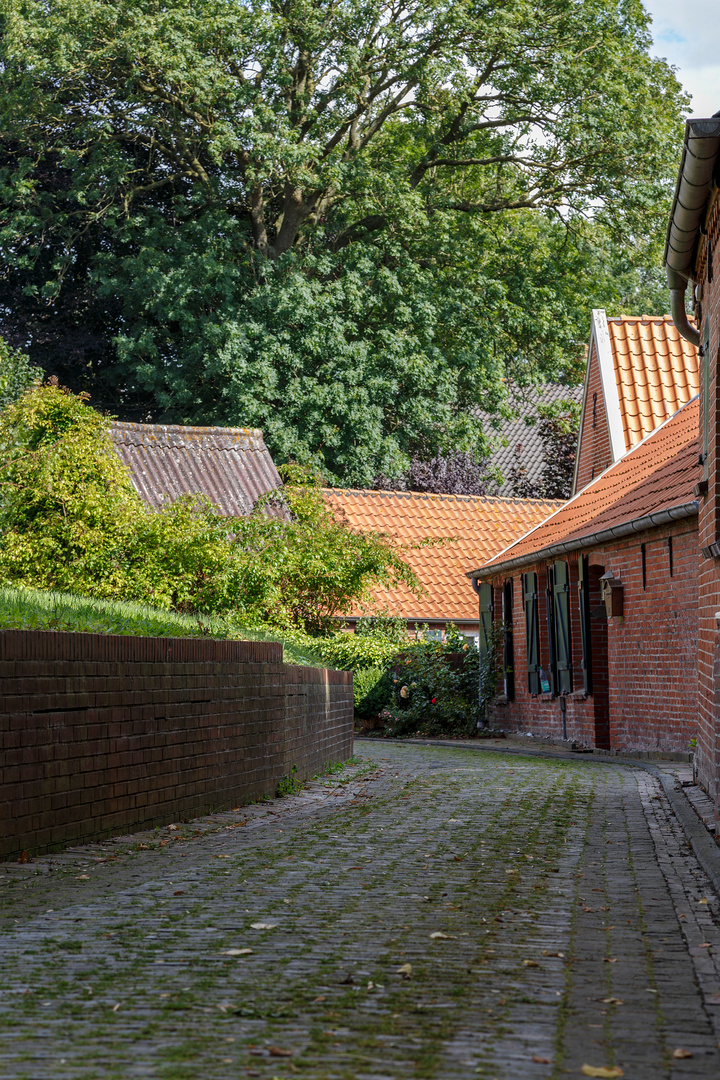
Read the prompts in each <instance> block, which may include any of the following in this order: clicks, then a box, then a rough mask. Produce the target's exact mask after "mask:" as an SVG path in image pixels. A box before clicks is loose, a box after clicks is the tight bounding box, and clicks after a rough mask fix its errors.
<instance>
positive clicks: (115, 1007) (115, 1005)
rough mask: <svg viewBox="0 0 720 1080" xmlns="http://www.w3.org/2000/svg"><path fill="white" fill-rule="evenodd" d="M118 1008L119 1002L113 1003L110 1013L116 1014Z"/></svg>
mask: <svg viewBox="0 0 720 1080" xmlns="http://www.w3.org/2000/svg"><path fill="white" fill-rule="evenodd" d="M119 1008H120V1002H119V1001H117V1002H116V1003H115V1004H114V1005H113V1007H112V1011H113V1012H117V1011H118V1009H119Z"/></svg>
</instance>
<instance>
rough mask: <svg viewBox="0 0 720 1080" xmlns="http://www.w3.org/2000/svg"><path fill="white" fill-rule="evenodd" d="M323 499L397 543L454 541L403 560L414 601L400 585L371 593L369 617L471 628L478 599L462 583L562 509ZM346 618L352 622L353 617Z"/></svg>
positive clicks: (452, 498) (364, 496) (429, 498)
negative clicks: (379, 614)
mask: <svg viewBox="0 0 720 1080" xmlns="http://www.w3.org/2000/svg"><path fill="white" fill-rule="evenodd" d="M324 494H325V497H326V499H327V500H328V502H329V503H330V505H331V506H333V507H334V508H336V509H338V510H340V511H342V512H343V513H344V514H345V515H346V517H347V520H348V521H349V523H350V525H351V526H352V528H354V529H358V530H363V529H365V530H368V531H369V530H371V529H372V530H375V531H377V532H384V533H388V534H389V535H390V536H392V537H393V539H395V540H396V541H397V542H398V543H400V544H412V543H416V542H417V541H419V540H424V539H426V538H427V537H432V538H442V537H454V538H455V539H453V540H452V541H450V542H448V543H446V544H441V545H440V544H437V545H432V546H428V547H422V548H417V549H415V550H411V551H408V552H407V553H406V555H404V558H405V559H406V561H407V562H408V563H409V564H410V566H412V568H413V570H415V572H416V574H417V575H418V577H419V578H420V581H421V582H422V584H423V586H424V588H425V590H426V591H425V592H424V593H423V594H422V595H421V596H420V597H416V596H415V595H414V594H413V593H412V592H411V591H410V590H409V589H408V588H406V587H405V586H400V587H398V588H393V589H386V588H383V587H377V588H375V589H374V590H373V605H372V606H373V607H375V608H376V610H383V609H386V610H388V611H389V612H390V613H392V614H397V615H402V616H404V617H405V618H410V619H419V620H435V619H437V620H444V619H449V620H460V621H475V622H477V618H478V610H477V597H476V596H475V593H474V592H473V590H472V588H471V586H470V583H469V581H468V579H467V576H466V575H467V574H468V572H469V571H470V570H472V569H473V567H475V566H477V565H478V563H479V562H481V561H484V560H486V559H489V558H492V556H493V555H494V554H495V553H496V552H498V551H500V550H502V548H504V547H506V546H507V545H508V544H509V543H511V542H512V541H513V540H514V539H515V538H516V537H518V536H522V535H523V533H526V532H527V531H528V529H530V528H532V527H533V525H535V524H536V523H537V522H539V521H542V520H543V518H546V517H547V515H548V514H549V513H552V511H553V510H554V509H556V508H557V507H558V506H560V505H561V503H559V502H550V501H546V500H543V499H510V498H500V497H490V496H477V495H429V494H419V493H417V492H410V491H355V490H346V489H339V488H325V489H324ZM346 614H347V615H348V616H356V615H358V614H360V612H359V611H352V612H347V613H346Z"/></svg>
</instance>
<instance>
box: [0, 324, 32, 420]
mask: <svg viewBox="0 0 720 1080" xmlns="http://www.w3.org/2000/svg"><path fill="white" fill-rule="evenodd" d="M41 379H42V372H41V371H40V369H39V368H36V367H33V366H32V364H31V363H30V361H29V359H28V358H27V356H25V353H22V352H20V351H19V350H18V349H13V348H12V346H10V345H8V343H7V341H6V340H5V338H3V337H0V412H1V411H2V410H3V409H5V408H7V406H8V405H11V404H12V403H13V402H14V401H17V399H18V398H19V397H22V395H23V394H24V393H25V391H26V390H29V389H30V387H31V386H36V385H39V383H40V381H41Z"/></svg>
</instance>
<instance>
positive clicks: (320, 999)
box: [312, 994, 325, 1005]
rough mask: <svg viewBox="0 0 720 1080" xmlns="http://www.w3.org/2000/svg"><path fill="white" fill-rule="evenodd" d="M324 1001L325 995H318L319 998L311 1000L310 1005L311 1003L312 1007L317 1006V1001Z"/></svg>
mask: <svg viewBox="0 0 720 1080" xmlns="http://www.w3.org/2000/svg"><path fill="white" fill-rule="evenodd" d="M324 1000H325V995H324V994H320V996H319V997H316V998H313V999H312V1003H313V1005H317V1003H318V1002H319V1001H324Z"/></svg>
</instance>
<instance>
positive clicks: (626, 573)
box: [491, 520, 698, 751]
mask: <svg viewBox="0 0 720 1080" xmlns="http://www.w3.org/2000/svg"><path fill="white" fill-rule="evenodd" d="M693 524H694V523H693V522H692V520H690V521H680V522H677V523H675V524H674V525H671V526H668V527H664V528H659V529H653V530H648V531H647V532H644V533H640V534H638V535H637V536H636V537H631V538H629V539H627V540H623V541H617V542H615V543H614V544H612V545H606V546H603V547H601V546H598V547H596V548H591V549H589V550H587V551H586V552H585V554H587V555H588V556H589V563H590V575H591V582H592V589H591V593H590V609H591V633H592V645H593V693H592V695H591V696H590V697H586V696H585V694H584V691H583V684H582V672H581V670H580V658H581V652H582V647H581V641H580V633H579V628H580V612H579V602H578V592H577V554H576V553H573V554H571V555H568V556H566V561H567V563H568V566H569V568H570V584H571V589H570V624H571V635H572V649H573V680H574V682H573V692H572V694H570V695H568V696H567V698H566V725H567V734H568V738H569V739H575V740H577V741H578V742H581V743H584V744H585V745H586V746H598V747H603V746H605V747H608V746H609V747H611V748H613V749H616V750H673V751H675V750H687V749H688V744H689V742H690V739H691V738H693V737H695V736H696V735H697V729H698V721H697V711H698V690H697V678H696V665H697V655H698V615H697V603H698V575H697V543H698V541H697V531H696V529H695V528H693ZM668 539H671V540H672V562H673V572H672V575H671V574H670V551H669V547H668ZM642 544H644V545H645V565H646V582H645V588H643V580H642V546H641V545H642ZM546 566H547V564H546V563H539V564H536V565H534V566H528V567H527V569H528V570H535V571H536V572H537V574H538V588H539V592H540V597H539V614H540V651H541V659H540V662H541V664H542V665H543V667H545V666H546V665H547V661H548V644H547V638H548V635H547V631H546V629H545V627H544V625H543V624H545V623H546V618H545V587H546ZM607 570H612V571H613V573H614V575H615V576H616V577H618V578H619V579H620V580H621V581H622V583H623V586H624V610H625V614H624V617H623V619H622V621H620V620H618V619H610V620H608V619H607V618H606V616H605V613H604V608H603V606H602V604H601V600H600V591H599V584H598V578H599V575H600V574H601V573H604V572H605V571H607ZM501 580H502V579H501V578H497V579H496V584H497V585H499V584H500V581H501ZM496 609H497V607H496ZM513 622H514V627H515V633H514V652H515V672H516V675H515V695H516V696H515V701H514V702H511V703H504V702H501V703H500V704H498V705H497V706H495V707H494V709H493V711H492V715H491V719H492V722H493V723H494V724H497V725H498V726H501V727H504V728H505V729H506V730H513V731H531V732H533V734H535V735H541V736H543V737H549V738H554V739H559V738H561V735H562V713H561V710H560V702H559V700H558V699H557V698H553V697H551V695H550V694H539V695H538V696H537V697H532V696H531V695H530V694H529V693H528V685H527V674H526V671H527V653H526V642H525V617H524V611H523V603H522V587H521V583H520V574H519V571H518V572H516V573H515V576H514V578H513Z"/></svg>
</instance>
